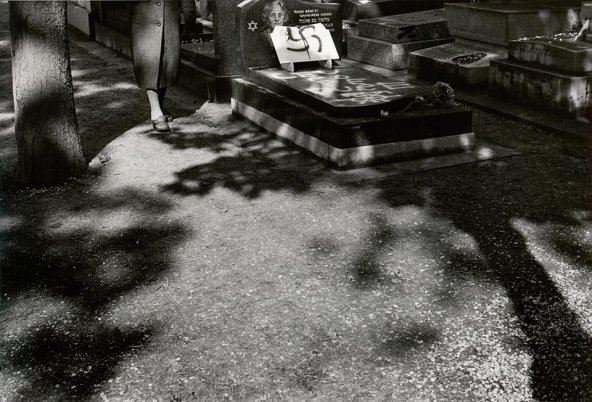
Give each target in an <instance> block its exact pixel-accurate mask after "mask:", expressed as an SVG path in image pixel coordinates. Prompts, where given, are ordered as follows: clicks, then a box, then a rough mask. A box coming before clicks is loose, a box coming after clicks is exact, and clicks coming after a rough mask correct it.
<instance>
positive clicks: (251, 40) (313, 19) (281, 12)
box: [238, 0, 342, 70]
mask: <svg viewBox="0 0 592 402" xmlns="http://www.w3.org/2000/svg"><path fill="white" fill-rule="evenodd" d="M238 13H239V15H238V31H239V37H240V54H241V58H242V64H243V69H244V70H247V69H249V68H251V67H272V66H278V65H279V61H278V59H277V57H276V54H275V50H274V47H273V41H272V39H271V32H273V29H274V28H275V27H276V26H289V27H299V28H300V27H302V26H305V25H314V24H317V23H320V24H322V25H323V26H324V27H325V28H326V29H327V30H328V31H329V33H330V35H331V37H332V38H333V42H334V43H335V47H336V50H337V53H338V55H340V54H341V44H342V19H341V15H340V4H339V3H315V2H312V1H303V0H245V1H243V2H242V3H240V4H239V5H238Z"/></svg>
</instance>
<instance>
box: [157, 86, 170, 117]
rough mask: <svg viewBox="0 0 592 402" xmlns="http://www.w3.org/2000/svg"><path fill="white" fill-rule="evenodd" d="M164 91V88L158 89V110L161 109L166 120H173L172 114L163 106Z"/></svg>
mask: <svg viewBox="0 0 592 402" xmlns="http://www.w3.org/2000/svg"><path fill="white" fill-rule="evenodd" d="M166 91H167V89H166V88H159V89H158V91H157V92H158V102H159V103H160V110H162V114H164V117H166V118H167V121H173V116H172V115H171V112H169V111H168V110H167V108H166V107H164V96H165V95H166Z"/></svg>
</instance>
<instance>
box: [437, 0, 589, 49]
mask: <svg viewBox="0 0 592 402" xmlns="http://www.w3.org/2000/svg"><path fill="white" fill-rule="evenodd" d="M565 3H570V2H569V1H566V2H565ZM565 3H564V4H565ZM444 8H445V12H446V19H447V20H448V28H449V29H450V33H451V34H452V35H453V36H456V37H460V38H465V39H470V40H476V41H480V42H485V43H491V44H496V45H502V46H507V44H508V42H510V41H511V40H517V39H520V38H524V37H533V36H550V35H555V34H557V33H560V32H565V31H569V30H572V29H573V28H574V26H575V25H576V24H577V23H578V21H579V10H580V5H579V4H578V5H577V6H571V5H559V3H557V2H555V3H554V2H545V1H541V2H533V3H517V2H491V3H485V2H484V3H467V4H461V3H459V4H446V5H445V6H444Z"/></svg>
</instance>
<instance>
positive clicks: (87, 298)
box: [0, 183, 185, 399]
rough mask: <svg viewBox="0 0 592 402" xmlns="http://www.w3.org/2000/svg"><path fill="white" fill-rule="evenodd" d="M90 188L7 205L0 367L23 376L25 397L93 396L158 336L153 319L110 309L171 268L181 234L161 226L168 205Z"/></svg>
mask: <svg viewBox="0 0 592 402" xmlns="http://www.w3.org/2000/svg"><path fill="white" fill-rule="evenodd" d="M85 188H86V186H85V184H83V183H75V184H71V185H70V186H68V187H67V188H56V189H47V190H43V191H41V192H37V193H35V192H32V193H31V192H30V191H31V190H25V191H21V192H17V193H14V194H10V195H8V196H7V198H5V199H3V206H2V207H3V212H4V214H5V218H10V219H11V220H12V222H14V224H13V225H11V227H10V228H9V229H7V230H6V228H5V230H2V231H0V240H1V242H2V249H3V250H2V253H1V254H0V270H1V272H0V275H1V277H2V284H1V285H2V288H1V293H2V295H3V302H2V305H1V306H0V318H1V320H2V321H3V322H4V323H5V324H7V327H5V329H2V330H0V334H2V335H1V336H0V339H1V341H0V353H1V354H2V355H3V356H4V358H3V360H2V362H1V363H0V370H1V371H2V372H4V373H6V374H7V375H8V374H9V373H12V374H14V373H15V372H20V373H24V377H23V379H22V380H21V381H20V382H19V386H18V390H17V391H16V392H17V393H18V395H20V396H21V397H24V398H25V399H31V398H32V399H37V398H39V397H40V396H41V395H43V398H44V399H45V398H49V399H52V398H53V399H88V398H91V397H94V396H96V395H97V392H99V391H100V389H101V386H102V384H103V383H104V382H106V381H107V380H108V379H111V378H113V375H114V373H115V369H116V368H117V366H118V365H119V364H120V363H121V362H122V361H123V360H125V359H126V356H129V355H132V354H135V353H140V352H141V351H142V350H143V349H144V348H145V347H146V346H147V345H148V344H149V342H150V340H151V338H152V337H153V336H155V335H157V333H158V327H159V325H158V323H156V322H152V321H145V322H140V323H138V324H135V325H122V323H117V322H114V321H111V320H110V316H111V315H110V312H111V311H112V309H113V307H114V306H116V305H117V302H118V301H119V300H121V299H122V298H123V297H124V296H126V295H128V294H129V293H130V292H133V291H137V290H139V289H141V288H143V287H146V286H149V285H150V284H153V283H155V282H156V281H158V280H159V279H161V278H162V276H163V275H165V274H166V273H167V271H168V270H170V268H171V267H170V259H171V253H172V252H173V249H174V248H175V247H176V245H177V244H178V243H179V242H180V241H182V240H183V239H184V237H185V229H184V227H183V226H182V225H180V224H176V223H169V222H163V221H161V220H160V219H159V218H160V217H161V216H162V215H163V214H166V213H167V211H169V210H170V208H171V206H170V205H169V203H168V202H166V201H163V200H162V199H160V198H159V197H155V196H153V195H151V194H148V193H143V192H140V191H136V190H123V191H120V192H117V193H111V194H109V195H108V196H107V195H100V196H97V195H95V194H93V193H91V192H89V191H86V190H85ZM122 216H125V218H122ZM19 317H21V318H19ZM23 317H24V320H23ZM20 320H22V322H21V321H20Z"/></svg>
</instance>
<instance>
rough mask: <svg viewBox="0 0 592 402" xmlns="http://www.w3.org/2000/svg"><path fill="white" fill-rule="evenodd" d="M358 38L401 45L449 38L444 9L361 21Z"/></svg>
mask: <svg viewBox="0 0 592 402" xmlns="http://www.w3.org/2000/svg"><path fill="white" fill-rule="evenodd" d="M359 27H360V36H363V37H366V38H372V39H378V40H381V41H385V42H392V43H402V42H416V41H421V40H433V39H442V38H448V37H450V32H449V31H448V24H447V22H446V15H445V14H444V9H443V8H440V9H437V10H428V11H419V12H415V13H407V14H399V15H390V16H386V17H379V18H370V19H366V20H361V21H360V24H359Z"/></svg>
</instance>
